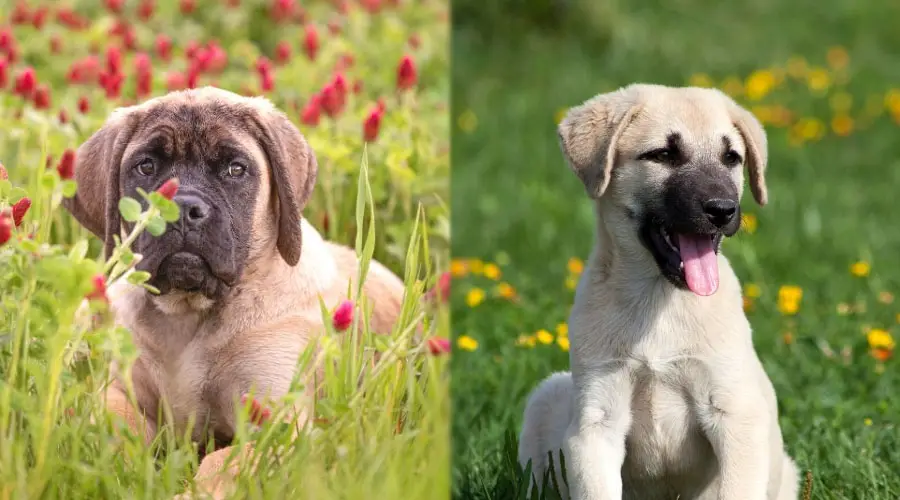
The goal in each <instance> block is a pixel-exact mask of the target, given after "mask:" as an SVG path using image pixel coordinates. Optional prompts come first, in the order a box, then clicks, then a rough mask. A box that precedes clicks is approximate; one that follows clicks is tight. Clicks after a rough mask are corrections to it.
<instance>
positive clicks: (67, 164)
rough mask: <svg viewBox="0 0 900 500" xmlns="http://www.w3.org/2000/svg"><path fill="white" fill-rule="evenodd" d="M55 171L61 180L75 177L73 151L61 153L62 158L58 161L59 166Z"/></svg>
mask: <svg viewBox="0 0 900 500" xmlns="http://www.w3.org/2000/svg"><path fill="white" fill-rule="evenodd" d="M56 171H57V172H58V173H59V177H60V178H62V179H71V178H72V177H74V176H75V151H73V150H71V149H67V150H65V151H64V152H63V155H62V158H60V159H59V165H57V166H56Z"/></svg>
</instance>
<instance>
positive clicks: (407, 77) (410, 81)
mask: <svg viewBox="0 0 900 500" xmlns="http://www.w3.org/2000/svg"><path fill="white" fill-rule="evenodd" d="M417 79H418V75H417V71H416V63H415V62H414V61H413V59H412V57H410V56H403V59H401V60H400V65H399V66H397V89H399V90H407V89H410V88H412V87H414V86H415V85H416V80H417Z"/></svg>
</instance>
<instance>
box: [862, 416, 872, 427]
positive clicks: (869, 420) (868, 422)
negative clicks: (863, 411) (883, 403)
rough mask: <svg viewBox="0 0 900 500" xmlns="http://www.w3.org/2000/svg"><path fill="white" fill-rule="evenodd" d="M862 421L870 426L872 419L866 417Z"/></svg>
mask: <svg viewBox="0 0 900 500" xmlns="http://www.w3.org/2000/svg"><path fill="white" fill-rule="evenodd" d="M863 423H864V424H866V427H871V426H872V419H871V418H867V419H865V420H863Z"/></svg>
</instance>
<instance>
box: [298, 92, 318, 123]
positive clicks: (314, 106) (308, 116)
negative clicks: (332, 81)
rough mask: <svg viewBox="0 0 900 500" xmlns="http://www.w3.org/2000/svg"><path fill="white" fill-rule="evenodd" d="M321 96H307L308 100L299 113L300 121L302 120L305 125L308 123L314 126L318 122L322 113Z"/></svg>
mask: <svg viewBox="0 0 900 500" xmlns="http://www.w3.org/2000/svg"><path fill="white" fill-rule="evenodd" d="M321 101H322V98H321V97H320V96H319V94H316V95H314V96H312V97H310V98H309V101H308V102H307V103H306V106H304V107H303V112H302V113H300V121H302V122H303V123H304V124H306V125H310V126H313V127H315V126H316V125H318V124H319V118H320V116H321V114H322V105H321Z"/></svg>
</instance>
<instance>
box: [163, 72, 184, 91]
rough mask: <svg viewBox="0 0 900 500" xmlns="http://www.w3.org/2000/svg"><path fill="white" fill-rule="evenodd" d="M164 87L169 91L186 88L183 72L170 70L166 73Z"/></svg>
mask: <svg viewBox="0 0 900 500" xmlns="http://www.w3.org/2000/svg"><path fill="white" fill-rule="evenodd" d="M166 88H167V89H168V90H169V91H170V92H171V91H173V90H182V89H185V88H187V79H185V77H184V74H182V73H180V72H178V71H170V72H169V74H167V75H166Z"/></svg>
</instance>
